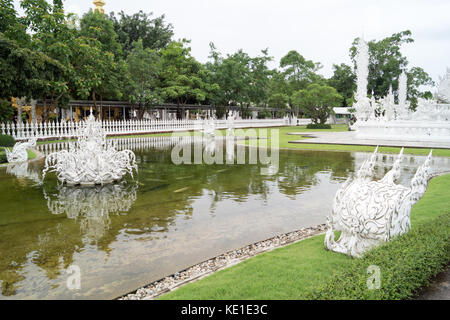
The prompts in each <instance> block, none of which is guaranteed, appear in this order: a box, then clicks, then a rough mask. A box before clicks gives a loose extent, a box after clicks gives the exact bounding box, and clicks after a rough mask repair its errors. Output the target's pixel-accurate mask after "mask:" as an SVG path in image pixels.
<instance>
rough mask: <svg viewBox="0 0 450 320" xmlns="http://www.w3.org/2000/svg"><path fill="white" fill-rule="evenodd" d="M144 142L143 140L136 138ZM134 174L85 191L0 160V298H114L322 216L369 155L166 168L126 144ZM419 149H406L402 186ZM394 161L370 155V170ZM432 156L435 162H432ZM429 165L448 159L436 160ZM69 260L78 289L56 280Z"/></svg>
mask: <svg viewBox="0 0 450 320" xmlns="http://www.w3.org/2000/svg"><path fill="white" fill-rule="evenodd" d="M146 141H148V139H147V140H146ZM130 148H131V149H133V150H134V151H135V153H136V156H137V161H138V165H139V172H138V174H137V175H136V177H135V179H134V180H133V179H130V178H127V179H126V180H125V181H123V182H122V183H119V184H114V185H108V186H103V187H95V188H82V187H67V186H59V185H58V183H57V180H56V177H55V176H54V174H50V175H49V176H48V177H47V178H46V180H45V182H44V183H43V184H40V183H39V178H40V176H41V171H42V168H43V161H37V162H34V163H28V164H26V163H25V164H22V165H10V166H8V167H1V168H0V204H1V205H0V289H1V290H0V299H98V298H100V299H103V298H115V297H118V296H120V295H123V294H125V293H127V292H130V291H132V290H135V289H137V288H138V287H140V286H143V285H145V284H148V283H150V282H152V281H155V280H158V279H161V278H163V277H165V276H167V275H170V274H172V273H175V272H177V271H180V270H183V269H185V268H187V267H189V266H191V265H193V264H196V263H199V262H202V261H204V260H207V259H209V258H212V257H214V256H216V255H219V254H221V253H224V252H226V251H229V250H232V249H236V248H240V247H243V246H245V245H247V244H250V243H253V242H256V241H260V240H263V239H266V238H269V237H272V236H275V235H277V234H282V233H285V232H289V231H294V230H297V229H300V228H302V227H307V226H313V225H317V224H320V223H324V222H325V217H326V216H327V215H329V214H330V212H331V205H332V200H333V197H334V194H335V192H336V191H337V189H338V188H339V186H340V185H341V184H342V183H343V182H344V181H345V179H346V178H347V177H348V176H349V175H350V174H351V173H352V172H354V171H355V167H356V168H359V166H360V165H361V164H362V161H364V160H365V159H366V158H367V157H368V156H369V154H368V153H351V152H324V151H300V150H299V151H288V150H280V152H279V168H278V171H277V172H272V174H271V175H262V174H261V168H263V167H266V166H264V165H260V164H253V165H250V164H247V165H225V164H224V165H217V164H214V165H206V164H203V165H175V164H173V163H172V161H171V148H170V147H167V146H166V147H164V146H160V147H151V146H150V147H148V146H147V147H146V145H145V143H137V144H136V143H135V144H132V145H130ZM424 159H425V158H424V157H420V156H407V158H406V160H405V161H404V163H403V172H404V174H403V175H402V179H401V181H400V182H403V183H405V184H406V183H408V182H409V180H410V178H411V176H412V175H413V174H414V172H415V169H416V168H417V166H418V165H420V164H422V163H423V161H424ZM394 160H395V158H394V156H393V155H380V156H379V165H378V166H377V167H376V171H377V177H382V176H383V175H384V173H385V172H387V170H389V169H390V165H392V163H393V161H394ZM436 161H438V160H436ZM439 161H440V162H439V163H438V164H436V167H438V168H439V170H448V169H449V168H450V163H449V160H448V159H447V158H442V159H441V160H439ZM71 265H76V266H78V267H79V268H80V272H81V282H80V285H81V288H80V289H79V290H70V289H68V286H67V285H66V283H67V280H68V278H69V277H70V274H69V273H67V269H68V268H69V266H71Z"/></svg>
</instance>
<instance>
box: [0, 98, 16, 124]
mask: <svg viewBox="0 0 450 320" xmlns="http://www.w3.org/2000/svg"><path fill="white" fill-rule="evenodd" d="M13 117H14V108H13V107H12V104H11V101H9V100H6V99H0V123H1V122H3V123H4V122H9V121H11V120H12V118H13Z"/></svg>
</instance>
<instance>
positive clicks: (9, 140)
mask: <svg viewBox="0 0 450 320" xmlns="http://www.w3.org/2000/svg"><path fill="white" fill-rule="evenodd" d="M15 143H16V141H15V139H14V137H12V136H8V135H6V134H0V147H13V146H14V144H15Z"/></svg>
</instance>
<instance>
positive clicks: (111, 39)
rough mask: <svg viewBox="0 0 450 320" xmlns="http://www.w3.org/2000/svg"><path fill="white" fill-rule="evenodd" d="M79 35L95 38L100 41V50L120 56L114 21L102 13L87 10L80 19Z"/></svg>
mask: <svg viewBox="0 0 450 320" xmlns="http://www.w3.org/2000/svg"><path fill="white" fill-rule="evenodd" d="M80 35H81V36H84V37H86V38H92V39H96V40H98V41H99V42H100V43H101V50H102V51H108V52H111V53H112V54H113V55H114V57H115V58H116V60H117V59H119V58H120V57H121V56H122V46H121V45H120V43H119V42H118V41H117V33H116V32H115V30H114V23H113V22H112V21H111V20H110V19H108V18H107V17H106V16H105V15H104V14H103V13H100V12H98V11H92V10H89V12H88V13H86V14H84V15H83V17H82V18H81V20H80Z"/></svg>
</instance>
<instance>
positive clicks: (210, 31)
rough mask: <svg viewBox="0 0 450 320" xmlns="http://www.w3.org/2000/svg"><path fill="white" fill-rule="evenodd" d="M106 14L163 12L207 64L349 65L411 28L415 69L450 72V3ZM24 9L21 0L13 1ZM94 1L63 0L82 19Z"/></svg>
mask: <svg viewBox="0 0 450 320" xmlns="http://www.w3.org/2000/svg"><path fill="white" fill-rule="evenodd" d="M104 1H106V5H105V7H104V8H105V11H106V12H110V11H114V12H116V13H117V12H119V11H121V10H123V11H125V12H126V13H127V14H132V13H135V12H137V11H139V10H143V11H144V12H153V13H154V16H160V15H162V14H165V16H166V22H170V23H172V25H173V26H174V32H175V37H174V38H175V40H177V39H181V38H187V39H190V40H191V41H192V42H191V47H192V54H193V56H194V57H195V58H196V59H198V60H199V61H200V62H206V61H207V57H208V54H209V42H210V41H212V42H214V44H215V45H216V47H217V48H218V50H219V51H220V52H222V53H224V54H226V53H233V52H235V51H237V50H238V49H243V50H244V51H245V52H247V53H249V54H250V55H251V56H254V55H258V54H259V53H260V50H261V49H264V48H267V47H268V48H269V54H270V55H271V56H273V57H274V59H275V62H274V63H273V64H272V65H271V67H276V66H278V63H279V59H280V58H281V57H283V56H284V55H285V54H286V53H287V52H288V51H289V50H293V49H295V50H297V51H298V52H300V54H302V55H303V56H304V57H305V58H306V59H310V60H313V61H315V62H321V63H322V64H323V66H324V68H323V69H322V70H321V73H322V74H323V75H324V76H326V77H329V76H331V75H332V65H333V63H335V64H339V63H342V62H344V63H347V64H350V58H349V55H348V52H349V48H350V46H351V43H352V41H353V39H354V38H356V37H358V36H360V35H362V34H364V38H365V39H366V40H372V39H377V40H379V39H381V38H384V37H386V36H389V35H391V34H393V33H396V32H400V31H403V30H406V29H409V30H411V32H412V36H413V38H414V40H415V41H414V42H413V43H412V44H406V45H404V46H403V49H402V52H403V53H404V54H405V55H406V56H407V58H408V60H409V62H410V64H409V66H410V67H412V66H419V67H422V68H424V69H425V71H427V72H428V73H429V74H430V75H431V76H432V77H433V79H434V80H435V81H437V80H438V79H439V76H440V75H443V74H444V72H445V68H446V67H447V66H449V67H450V19H449V17H450V16H449V13H450V1H449V0H409V1H408V0H378V1H372V0H365V1H363V0H359V1H358V0H339V1H338V0H308V1H303V0H277V1H276V0H190V1H187V0H148V1H145V0H104ZM15 2H16V7H17V8H18V3H19V0H15ZM92 2H93V1H92V0H65V8H66V11H70V12H74V13H77V14H78V15H80V16H81V15H82V14H83V13H84V12H86V11H87V10H89V8H93V7H94V5H93V4H92Z"/></svg>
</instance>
